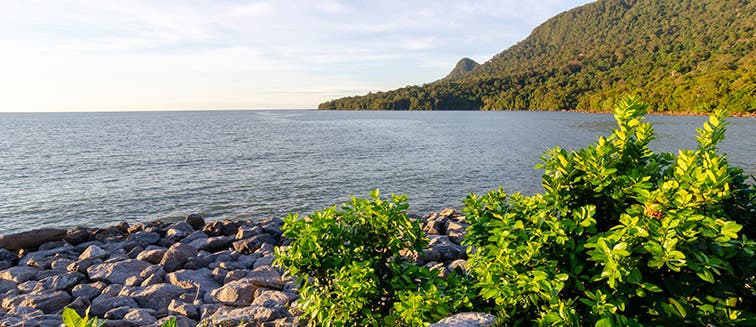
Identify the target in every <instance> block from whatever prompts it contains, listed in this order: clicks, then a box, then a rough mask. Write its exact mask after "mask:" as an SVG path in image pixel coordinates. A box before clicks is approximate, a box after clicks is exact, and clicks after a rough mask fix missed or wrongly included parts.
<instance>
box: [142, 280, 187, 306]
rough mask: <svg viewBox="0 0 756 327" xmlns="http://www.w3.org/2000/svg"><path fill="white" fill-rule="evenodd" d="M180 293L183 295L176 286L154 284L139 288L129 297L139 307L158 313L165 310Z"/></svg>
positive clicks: (181, 290) (180, 289) (182, 291)
mask: <svg viewBox="0 0 756 327" xmlns="http://www.w3.org/2000/svg"><path fill="white" fill-rule="evenodd" d="M182 293H184V290H183V289H182V288H180V287H178V286H176V285H171V284H155V285H150V286H147V287H144V288H141V287H140V289H139V290H137V291H135V292H133V293H131V294H130V295H131V297H133V298H134V300H136V302H137V303H138V304H139V306H140V307H142V308H146V309H153V310H155V311H158V312H160V311H165V310H167V308H168V304H170V303H171V300H172V299H175V298H178V297H179V295H181V294H182Z"/></svg>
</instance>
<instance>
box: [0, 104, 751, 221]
mask: <svg viewBox="0 0 756 327" xmlns="http://www.w3.org/2000/svg"><path fill="white" fill-rule="evenodd" d="M649 120H650V121H652V122H654V123H655V127H656V130H657V140H656V141H655V142H654V143H652V148H654V150H657V151H659V150H661V151H676V149H678V148H680V147H682V148H692V147H694V146H695V127H698V126H700V124H701V123H702V122H703V121H704V120H705V118H703V117H661V116H651V117H649ZM730 121H731V125H730V127H729V129H728V134H727V137H728V138H727V140H726V141H725V142H724V144H722V146H721V150H722V151H723V152H725V153H727V154H728V156H729V160H730V162H731V163H732V164H735V165H738V166H740V167H744V168H745V169H746V171H747V172H748V173H749V174H756V160H754V159H753V158H754V157H756V156H755V154H756V119H742V118H741V119H737V118H733V119H731V120H730ZM613 126H614V122H613V118H612V117H611V116H610V115H601V114H575V113H546V112H365V111H361V112H343V111H342V112H334V111H328V112H319V111H224V112H147V113H137V112H132V113H62V114H57V113H56V114H0V222H1V223H0V234H2V233H10V232H16V231H22V230H29V229H33V228H40V227H71V226H76V225H85V226H102V225H107V224H112V223H115V222H119V221H127V222H130V223H134V222H139V221H149V220H154V219H178V218H180V217H184V216H186V215H187V214H189V213H199V214H201V215H203V216H205V217H206V218H209V219H216V218H232V217H239V218H263V217H268V216H283V215H285V214H286V213H288V212H302V213H308V212H311V211H313V210H316V209H319V208H322V207H326V206H330V205H333V204H336V203H340V202H341V201H344V200H346V199H347V198H348V196H349V195H358V196H367V194H368V192H369V190H371V189H373V188H380V189H381V190H382V192H383V193H384V194H388V193H402V194H408V195H409V203H410V205H411V211H415V212H419V213H426V212H429V211H433V210H440V209H443V208H445V207H460V206H461V200H462V199H463V198H464V197H465V196H466V195H468V194H469V193H470V192H475V193H482V192H486V191H487V190H491V189H493V188H496V187H498V186H499V185H503V186H504V187H505V189H506V190H507V191H508V192H515V191H521V192H524V193H528V194H532V193H535V192H538V191H540V190H541V189H540V185H539V178H540V174H541V172H540V171H537V170H535V169H534V168H533V166H534V165H535V164H536V163H538V161H539V156H540V154H541V153H542V152H544V151H546V150H547V149H549V148H551V147H553V146H556V145H559V146H562V147H564V148H568V149H577V148H579V147H582V146H584V145H586V144H588V143H590V142H593V141H594V140H595V139H596V136H597V135H606V134H608V133H609V132H610V131H611V129H612V128H613Z"/></svg>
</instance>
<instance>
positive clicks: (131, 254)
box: [126, 245, 144, 259]
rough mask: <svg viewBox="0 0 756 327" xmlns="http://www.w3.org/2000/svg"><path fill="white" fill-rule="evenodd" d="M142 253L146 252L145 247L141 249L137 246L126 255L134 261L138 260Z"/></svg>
mask: <svg viewBox="0 0 756 327" xmlns="http://www.w3.org/2000/svg"><path fill="white" fill-rule="evenodd" d="M142 251H144V248H143V247H141V246H139V245H137V246H135V247H133V248H132V249H131V250H129V252H128V253H126V255H127V256H128V257H129V258H132V259H136V257H137V256H138V255H139V254H140V253H142Z"/></svg>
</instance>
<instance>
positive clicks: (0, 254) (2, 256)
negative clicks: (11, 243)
mask: <svg viewBox="0 0 756 327" xmlns="http://www.w3.org/2000/svg"><path fill="white" fill-rule="evenodd" d="M16 260H18V255H17V254H15V253H13V252H11V251H8V250H6V249H4V248H0V261H11V262H13V261H16Z"/></svg>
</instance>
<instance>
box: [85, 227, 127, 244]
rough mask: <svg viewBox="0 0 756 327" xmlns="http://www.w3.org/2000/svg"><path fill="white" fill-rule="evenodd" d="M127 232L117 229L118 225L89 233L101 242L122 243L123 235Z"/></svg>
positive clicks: (96, 229)
mask: <svg viewBox="0 0 756 327" xmlns="http://www.w3.org/2000/svg"><path fill="white" fill-rule="evenodd" d="M127 232H128V230H127V231H122V230H121V229H120V228H118V225H115V226H110V227H107V228H95V229H93V230H92V231H91V233H92V234H93V238H94V239H95V240H98V241H103V242H106V243H108V242H118V241H122V240H123V239H124V234H125V233H127Z"/></svg>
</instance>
